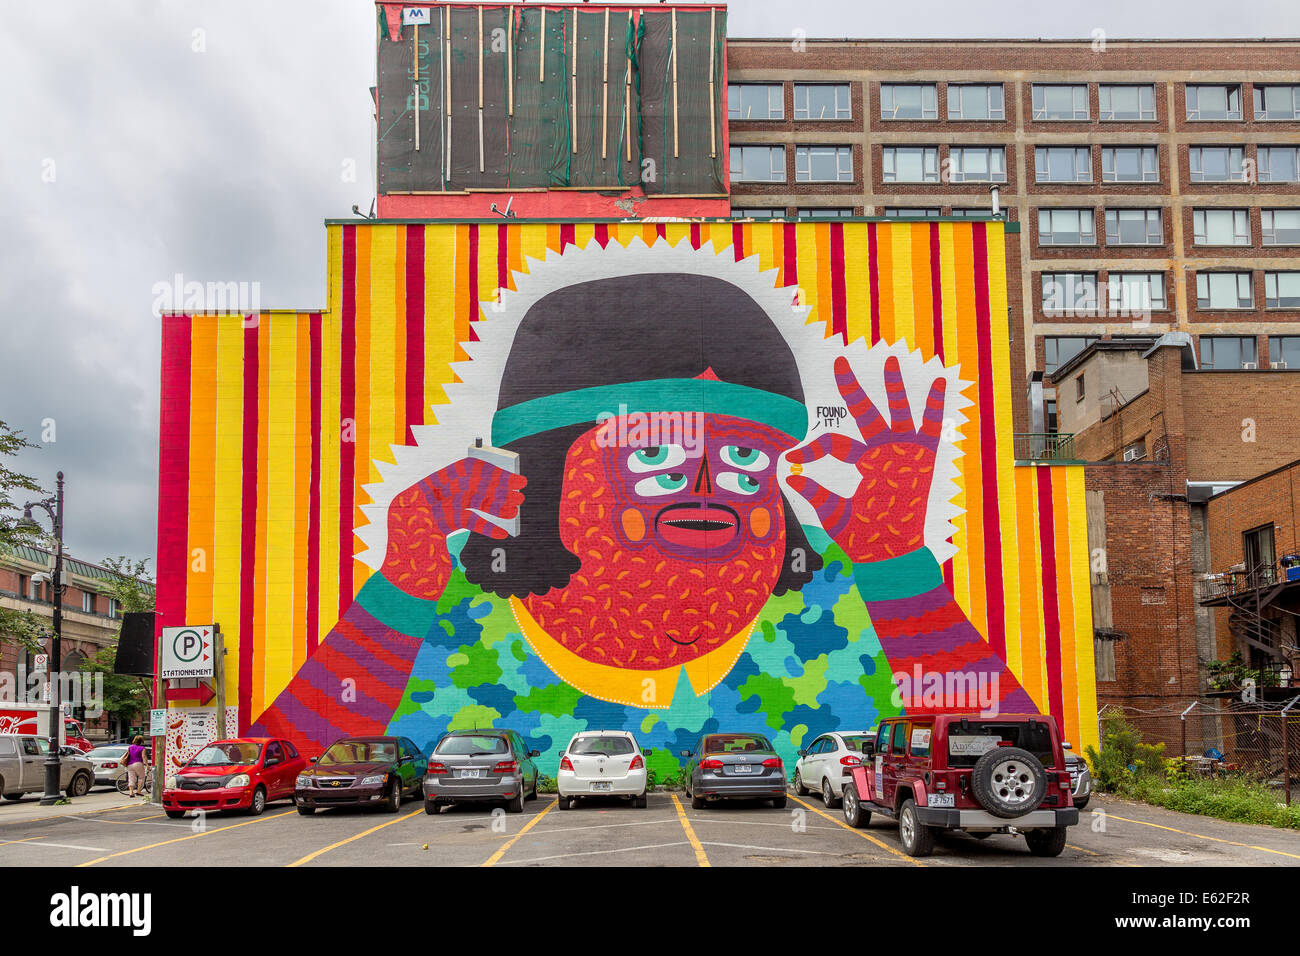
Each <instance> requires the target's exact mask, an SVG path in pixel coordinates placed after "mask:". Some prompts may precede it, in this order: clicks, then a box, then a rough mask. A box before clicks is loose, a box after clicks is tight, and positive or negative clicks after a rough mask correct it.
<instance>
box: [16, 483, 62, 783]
mask: <svg viewBox="0 0 1300 956" xmlns="http://www.w3.org/2000/svg"><path fill="white" fill-rule="evenodd" d="M57 478H58V489H57V491H56V493H55V496H54V497H53V498H46V499H44V500H43V501H29V502H28V503H27V505H26V507H25V508H24V509H23V518H22V522H21V523H22V524H23V525H24V526H26V527H39V526H38V525H37V524H36V521H35V519H34V518H32V509H33V508H40V509H42V510H43V511H44V512H45V513H46V514H48V515H49V516H50V521H52V522H53V523H54V580H53V581H52V582H51V583H52V585H53V588H54V637H53V639H52V640H51V643H50V663H49V666H48V667H47V668H46V671H45V675H46V678H47V679H48V680H49V682H50V707H51V715H50V752H49V754H47V755H46V757H45V793H44V794H42V795H41V806H43V807H48V806H52V805H54V804H56V803H58V802H59V769H60V763H61V761H60V754H59V737H60V731H61V730H62V726H61V725H62V723H63V714H62V711H61V710H60V702H59V668H60V667H61V666H62V660H63V658H62V654H61V641H60V637H61V635H62V633H63V472H59V473H58V476H57Z"/></svg>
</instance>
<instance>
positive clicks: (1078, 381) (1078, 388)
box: [1074, 374, 1087, 402]
mask: <svg viewBox="0 0 1300 956" xmlns="http://www.w3.org/2000/svg"><path fill="white" fill-rule="evenodd" d="M1086 395H1087V385H1086V383H1085V381H1084V376H1083V375H1082V374H1079V375H1076V376H1075V377H1074V400H1075V401H1076V402H1081V401H1083V400H1084V398H1085V397H1086Z"/></svg>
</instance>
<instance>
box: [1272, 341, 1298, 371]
mask: <svg viewBox="0 0 1300 956" xmlns="http://www.w3.org/2000/svg"><path fill="white" fill-rule="evenodd" d="M1268 363H1269V367H1270V368H1300V335H1270V336H1269V337H1268Z"/></svg>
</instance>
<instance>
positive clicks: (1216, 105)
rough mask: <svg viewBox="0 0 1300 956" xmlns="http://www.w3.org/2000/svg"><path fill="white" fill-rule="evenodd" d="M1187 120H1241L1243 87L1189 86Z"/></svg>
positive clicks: (1218, 85) (1217, 85)
mask: <svg viewBox="0 0 1300 956" xmlns="http://www.w3.org/2000/svg"><path fill="white" fill-rule="evenodd" d="M1187 118H1188V119H1189V120H1239V119H1241V87H1240V86H1236V85H1226V84H1222V83H1214V84H1209V83H1207V84H1196V85H1193V84H1191V83H1189V84H1187Z"/></svg>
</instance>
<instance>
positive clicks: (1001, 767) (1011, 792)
mask: <svg viewBox="0 0 1300 956" xmlns="http://www.w3.org/2000/svg"><path fill="white" fill-rule="evenodd" d="M971 791H972V792H973V793H974V795H975V800H976V802H978V803H979V805H980V806H981V807H983V808H984V809H985V810H987V811H988V812H989V813H991V814H993V815H994V816H995V817H1004V818H1007V819H1010V818H1012V817H1018V816H1021V815H1022V814H1025V813H1029V812H1030V811H1031V810H1037V809H1038V805H1039V804H1040V803H1042V802H1043V797H1044V795H1045V794H1046V793H1047V772H1046V771H1045V770H1043V765H1042V764H1041V763H1039V761H1038V758H1037V757H1035V756H1034V755H1033V754H1031V753H1030V752H1029V751H1028V750H1023V749H1021V748H1020V747H994V748H993V749H992V750H990V751H988V752H987V753H985V754H984V756H982V757H980V759H979V760H977V761H975V767H974V769H973V770H972V771H971Z"/></svg>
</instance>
